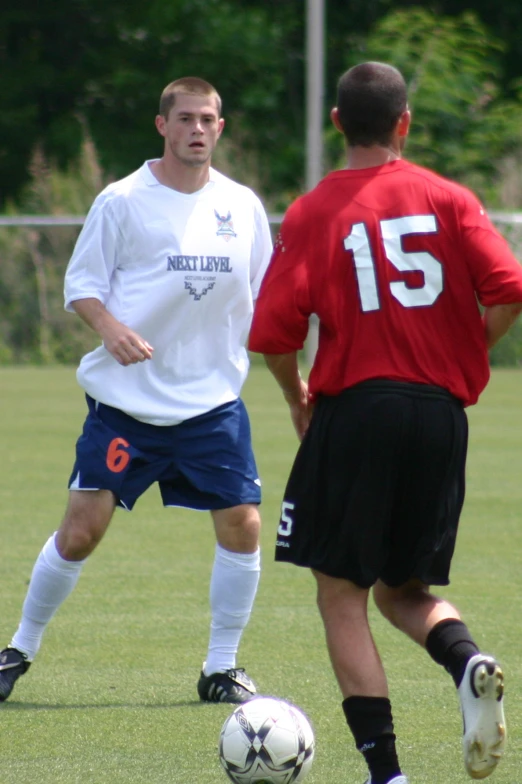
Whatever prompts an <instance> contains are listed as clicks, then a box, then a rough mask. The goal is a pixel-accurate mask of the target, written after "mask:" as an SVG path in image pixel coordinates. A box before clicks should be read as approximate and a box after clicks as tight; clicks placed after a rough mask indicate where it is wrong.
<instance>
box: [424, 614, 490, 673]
mask: <svg viewBox="0 0 522 784" xmlns="http://www.w3.org/2000/svg"><path fill="white" fill-rule="evenodd" d="M426 650H427V651H428V653H429V655H430V656H431V658H432V659H433V661H435V662H437V664H442V666H443V667H445V668H446V670H447V671H448V672H449V673H450V675H451V677H452V678H453V680H454V681H455V686H457V688H458V687H459V686H460V682H461V681H462V678H463V676H464V670H465V669H466V664H467V663H468V661H469V660H470V659H471V657H472V656H475V655H476V654H477V653H480V651H479V648H478V646H477V645H476V643H475V642H474V640H473V638H472V636H471V634H470V633H469V629H468V627H467V626H466V624H465V623H462V621H458V620H457V619H456V618H448V619H446V620H444V621H439V623H436V624H435V626H434V627H433V629H432V630H431V631H430V633H429V634H428V637H427V639H426Z"/></svg>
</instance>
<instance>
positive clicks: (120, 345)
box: [101, 322, 154, 367]
mask: <svg viewBox="0 0 522 784" xmlns="http://www.w3.org/2000/svg"><path fill="white" fill-rule="evenodd" d="M101 337H102V340H103V345H104V346H105V348H106V349H107V351H108V352H109V354H110V355H111V356H113V357H114V359H115V360H116V361H117V362H119V363H120V365H123V366H124V367H126V366H127V365H135V364H136V363H138V362H144V361H145V360H146V359H151V357H152V352H153V351H154V349H153V348H152V346H151V345H150V343H148V342H147V341H146V340H144V339H143V338H142V337H140V335H138V333H137V332H133V330H132V329H129V327H126V326H125V324H121V323H120V322H116V323H115V324H111V325H110V326H109V327H107V328H106V329H105V330H104V332H103V334H102V336H101Z"/></svg>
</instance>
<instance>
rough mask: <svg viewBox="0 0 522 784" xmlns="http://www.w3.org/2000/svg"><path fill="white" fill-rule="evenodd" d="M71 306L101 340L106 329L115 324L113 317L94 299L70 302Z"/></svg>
mask: <svg viewBox="0 0 522 784" xmlns="http://www.w3.org/2000/svg"><path fill="white" fill-rule="evenodd" d="M71 306H72V307H73V308H74V310H75V312H76V313H77V314H78V315H79V317H80V318H81V319H82V321H85V323H86V324H87V325H88V326H89V327H90V328H91V329H93V330H94V331H95V332H97V333H98V335H99V336H100V337H101V338H103V333H104V332H105V331H106V330H107V328H108V327H110V326H114V325H115V324H117V321H116V319H115V318H114V316H113V315H112V314H111V313H109V311H108V310H107V308H106V307H105V305H104V304H103V303H102V302H100V300H99V299H96V298H95V297H89V298H88V299H77V300H74V302H71Z"/></svg>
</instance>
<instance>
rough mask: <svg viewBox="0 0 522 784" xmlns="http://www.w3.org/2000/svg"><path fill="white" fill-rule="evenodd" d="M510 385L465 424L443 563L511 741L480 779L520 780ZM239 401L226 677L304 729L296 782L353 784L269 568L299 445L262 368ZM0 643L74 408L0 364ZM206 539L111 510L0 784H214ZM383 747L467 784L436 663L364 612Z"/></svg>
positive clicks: (75, 396)
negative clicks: (246, 519) (237, 591)
mask: <svg viewBox="0 0 522 784" xmlns="http://www.w3.org/2000/svg"><path fill="white" fill-rule="evenodd" d="M521 387H522V372H517V371H496V372H495V373H494V375H493V377H492V380H491V382H490V385H489V387H488V389H487V391H486V392H485V393H484V395H483V397H482V399H481V401H480V403H479V404H478V406H476V407H475V408H473V409H470V410H469V418H470V425H471V427H470V430H471V439H470V454H469V462H468V494H467V500H466V504H465V511H464V514H463V517H462V522H461V532H460V538H459V542H458V546H457V552H456V555H455V559H454V566H453V571H452V585H451V586H450V587H449V588H448V589H445V590H444V595H445V596H446V597H447V598H449V599H450V600H453V601H455V602H456V604H457V605H458V606H459V607H460V609H461V612H462V613H463V615H464V618H465V619H466V621H467V622H468V624H469V626H470V628H471V630H472V631H473V633H474V635H475V636H476V638H477V641H478V642H479V643H480V644H481V645H482V646H483V649H484V650H485V651H487V652H492V653H495V654H496V655H497V656H498V658H499V659H500V660H501V662H502V663H503V665H504V668H505V673H506V687H507V693H506V710H507V717H508V733H509V745H508V751H507V753H506V757H505V759H504V760H503V762H502V763H501V765H500V767H499V769H498V770H497V772H496V773H495V774H494V775H493V777H492V778H491V781H492V782H494V784H522V624H521V623H520V597H521V595H522V569H521V565H522V525H521V522H522V514H521V510H522V405H521V402H520V400H521V394H520V391H521ZM244 399H245V401H246V403H247V406H248V408H249V410H250V413H251V419H252V427H253V433H254V444H255V447H256V452H257V458H258V464H259V469H260V473H261V476H262V479H263V487H264V502H263V505H262V512H263V519H264V531H263V548H264V558H263V573H262V579H261V583H260V589H259V594H258V599H257V603H256V606H255V609H254V613H253V616H252V620H251V622H250V625H249V627H248V629H247V631H246V633H245V636H244V639H243V643H242V647H241V652H240V653H241V656H240V660H239V662H238V663H239V664H240V665H243V666H245V667H246V668H247V669H248V672H249V673H250V674H251V675H252V676H253V677H254V678H255V680H256V681H257V683H258V685H259V688H260V690H261V691H262V692H264V693H267V694H274V695H279V696H282V697H286V698H288V699H290V700H292V701H294V702H295V703H296V704H298V705H300V706H301V707H302V708H303V709H304V710H305V711H306V712H307V713H308V715H309V716H310V718H311V720H312V722H313V724H314V727H315V732H316V739H317V752H316V759H315V762H314V766H313V768H312V772H311V774H310V776H309V777H308V779H307V784H326V783H328V784H362V782H363V781H364V780H365V767H364V765H363V761H362V757H361V756H360V755H359V754H358V753H357V752H356V751H355V748H354V746H353V741H352V739H351V736H350V735H349V733H348V729H347V727H346V725H345V723H344V718H343V714H342V710H341V704H340V696H339V693H338V690H337V686H336V683H335V681H334V678H333V675H332V673H331V670H330V666H329V662H328V659H327V655H326V650H325V645H324V640H323V632H322V627H321V624H320V620H319V616H318V613H317V610H316V608H315V597H314V586H313V583H312V578H311V577H310V576H309V574H308V573H307V572H306V571H305V570H301V569H297V568H295V567H292V566H286V565H278V564H275V563H273V560H272V554H273V542H274V533H275V528H276V525H277V521H278V512H279V504H280V500H281V496H282V491H283V487H284V482H285V479H286V476H287V473H288V469H289V466H290V463H291V460H292V458H293V455H294V453H295V450H296V446H297V441H296V438H295V436H294V434H293V430H292V428H291V425H290V422H289V418H288V414H287V410H286V406H285V404H284V403H283V401H282V398H281V396H280V394H279V392H278V390H277V388H276V385H275V382H273V380H272V379H271V377H270V376H269V374H268V371H266V370H265V369H264V368H262V367H258V366H256V367H254V368H253V369H252V373H251V376H250V378H249V381H248V383H247V386H246V388H245V394H244ZM0 400H1V405H0V432H1V434H2V443H3V451H2V474H1V478H0V501H1V503H0V534H1V539H0V575H1V578H0V586H1V597H2V601H1V614H0V618H1V629H0V647H2V645H3V644H5V643H7V642H8V641H9V640H10V637H11V635H12V633H13V631H14V629H15V627H16V624H17V622H18V618H19V613H20V608H21V603H22V601H23V597H24V595H25V591H26V586H27V581H28V578H29V575H30V571H31V568H32V565H33V562H34V559H35V557H36V555H37V553H38V551H39V550H40V548H41V546H42V545H43V543H44V542H45V540H46V539H47V537H48V536H49V534H50V533H51V532H52V531H53V530H54V529H55V528H56V527H57V525H58V524H59V521H60V518H61V515H62V513H63V509H64V507H65V503H66V494H67V493H66V481H67V478H68V476H69V472H70V470H71V467H72V461H73V455H74V443H75V440H76V437H77V435H78V433H79V430H80V427H81V424H82V422H83V418H84V414H85V410H84V402H83V398H82V394H81V390H80V389H79V388H78V387H77V385H76V380H75V375H74V370H72V369H70V368H56V369H35V368H1V369H0ZM213 551H214V541H213V535H212V531H211V526H210V518H209V516H208V515H207V514H201V513H191V512H186V511H182V510H172V509H171V510H165V509H163V507H162V506H161V503H160V498H159V494H158V492H157V490H156V489H155V488H153V489H152V490H151V491H149V493H148V494H146V496H144V497H143V499H141V501H140V502H139V503H138V505H137V507H136V509H135V511H134V512H133V513H132V514H129V513H126V512H123V511H118V512H117V513H116V515H115V518H114V520H113V523H112V525H111V528H110V529H109V532H108V534H107V536H106V538H105V540H104V541H103V543H102V544H101V545H100V547H99V549H98V551H97V552H96V553H95V554H94V556H93V557H92V558H91V559H90V561H89V562H88V564H87V565H86V567H85V569H84V572H83V575H82V577H81V580H80V583H79V586H78V588H77V589H76V591H75V592H74V593H73V594H72V596H71V597H70V599H69V600H68V601H67V602H66V604H65V605H64V606H63V607H62V608H61V610H60V611H59V613H58V614H57V615H56V617H55V619H54V620H53V622H52V623H51V625H50V626H49V629H48V631H47V634H46V637H45V640H44V645H43V646H42V649H41V652H40V654H39V656H38V658H37V659H36V660H35V663H34V664H33V666H32V668H31V670H30V671H29V673H28V674H27V675H26V676H24V677H23V678H22V679H21V681H20V682H19V684H18V685H17V687H16V690H15V692H14V693H13V696H12V698H11V700H10V701H8V702H6V703H4V704H2V705H1V706H0V784H33V783H34V782H38V783H39V784H61V783H64V784H84V783H87V782H89V784H134V783H135V782H140V784H167V782H168V784H208V783H209V782H212V783H214V782H215V783H216V784H220V782H221V783H222V784H225V782H226V781H227V779H226V777H225V775H224V773H223V772H222V771H221V768H220V766H219V761H218V757H217V739H218V735H219V731H220V728H221V725H222V723H223V721H224V719H225V718H226V716H227V715H228V713H229V712H230V707H227V706H223V705H205V704H201V703H199V702H198V699H197V694H196V688H195V686H196V681H197V678H198V675H199V670H200V667H201V663H202V660H203V657H204V655H205V651H206V645H207V632H208V625H209V611H208V599H207V597H208V582H209V574H210V567H211V562H212V558H213ZM371 617H372V621H373V624H374V629H375V635H376V638H377V642H378V644H379V646H380V649H381V653H382V656H383V659H384V662H385V665H386V667H387V671H388V674H389V679H390V691H391V698H392V702H393V705H394V713H395V725H396V732H397V735H398V739H399V741H398V748H399V754H400V758H401V761H402V765H403V768H404V771H405V773H407V774H408V776H409V779H410V782H411V784H464V782H466V781H469V779H468V778H467V776H466V775H465V773H464V770H463V766H462V761H461V748H460V743H461V740H460V739H461V723H460V715H459V709H458V702H457V698H456V693H455V689H454V687H453V685H452V681H451V679H450V678H449V676H448V675H447V674H446V673H444V671H443V670H442V668H440V667H437V665H435V664H433V663H432V662H431V660H430V659H429V658H428V656H427V655H426V654H425V653H424V652H423V651H422V650H421V649H419V648H416V647H415V646H414V645H413V643H410V642H409V641H408V640H406V639H403V638H402V637H401V636H400V635H399V634H398V632H396V631H394V630H393V629H391V628H388V627H387V626H386V625H385V623H384V622H383V621H382V620H381V619H380V617H379V616H378V615H377V613H376V612H375V610H374V608H373V607H372V610H371Z"/></svg>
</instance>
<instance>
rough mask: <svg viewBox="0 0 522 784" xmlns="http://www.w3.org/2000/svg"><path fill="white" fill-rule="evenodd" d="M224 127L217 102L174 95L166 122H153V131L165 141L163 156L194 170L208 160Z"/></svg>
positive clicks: (163, 120) (159, 118) (190, 96)
mask: <svg viewBox="0 0 522 784" xmlns="http://www.w3.org/2000/svg"><path fill="white" fill-rule="evenodd" d="M224 124H225V121H224V120H223V119H222V118H220V117H219V112H218V105H217V100H216V98H214V97H210V98H206V97H204V96H200V95H182V94H181V95H180V94H178V95H176V101H175V103H174V106H173V107H172V109H171V110H170V112H169V116H168V117H167V119H165V118H164V117H161V116H158V117H157V118H156V127H157V128H158V131H159V133H160V134H161V135H162V136H163V137H164V139H165V153H166V154H167V155H168V154H170V155H172V156H173V157H174V158H175V159H176V160H177V161H179V162H180V163H182V164H184V165H185V166H195V167H197V166H203V165H204V164H206V163H207V162H208V161H209V160H210V156H211V155H212V153H213V151H214V149H215V147H216V144H217V142H218V139H219V137H220V136H221V132H222V130H223V126H224Z"/></svg>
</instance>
